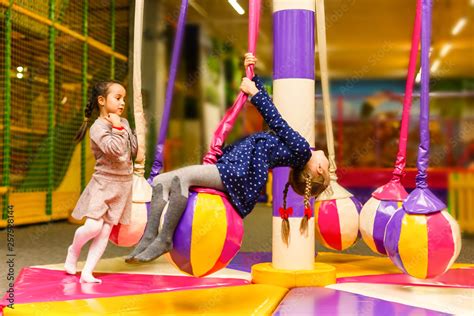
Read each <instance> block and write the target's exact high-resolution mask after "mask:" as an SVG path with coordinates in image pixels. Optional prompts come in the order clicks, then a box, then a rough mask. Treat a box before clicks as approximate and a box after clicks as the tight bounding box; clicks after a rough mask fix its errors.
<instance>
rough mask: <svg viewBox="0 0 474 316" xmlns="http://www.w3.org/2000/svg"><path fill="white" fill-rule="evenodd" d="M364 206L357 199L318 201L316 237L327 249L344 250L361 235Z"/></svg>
mask: <svg viewBox="0 0 474 316" xmlns="http://www.w3.org/2000/svg"><path fill="white" fill-rule="evenodd" d="M361 208H362V204H361V203H360V202H359V201H358V200H357V199H356V198H355V197H353V196H352V197H346V198H340V199H333V200H323V201H317V202H316V204H315V207H314V220H315V225H314V226H315V235H316V238H317V239H318V240H319V242H320V243H321V244H322V245H323V246H325V247H326V248H330V249H334V250H344V249H347V248H349V247H350V246H352V245H353V244H354V243H355V242H356V241H357V238H358V235H359V212H360V210H361Z"/></svg>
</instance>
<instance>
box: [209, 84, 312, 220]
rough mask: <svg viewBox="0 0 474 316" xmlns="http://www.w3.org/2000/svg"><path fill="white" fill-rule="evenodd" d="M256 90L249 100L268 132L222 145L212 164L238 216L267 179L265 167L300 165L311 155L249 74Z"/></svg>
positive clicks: (245, 211)
mask: <svg viewBox="0 0 474 316" xmlns="http://www.w3.org/2000/svg"><path fill="white" fill-rule="evenodd" d="M253 81H255V84H256V86H257V88H258V89H259V92H258V93H257V94H255V95H254V96H253V97H252V99H251V102H252V103H253V104H254V105H255V107H256V108H257V110H258V111H259V112H260V114H261V115H262V117H263V119H264V120H265V122H266V123H267V124H268V126H269V127H270V129H271V130H270V131H269V132H261V133H255V134H252V135H250V136H248V137H245V138H243V139H242V140H240V141H239V142H237V143H235V144H232V145H229V146H226V147H224V149H223V154H222V156H221V157H220V158H219V159H218V160H217V163H216V166H217V168H218V169H219V174H220V176H221V179H222V183H223V184H224V186H225V188H226V189H227V192H228V194H229V197H230V200H231V202H232V203H233V204H234V206H235V207H236V209H237V211H238V212H239V214H240V216H241V217H242V218H243V217H245V216H247V215H248V214H249V213H250V212H251V211H252V209H253V208H254V206H255V204H256V203H257V199H258V197H259V195H260V192H261V191H262V189H263V187H264V186H265V184H266V182H267V177H268V170H269V169H271V168H274V167H284V166H285V167H294V168H302V167H304V166H305V164H306V163H307V162H308V160H309V159H310V158H311V149H310V146H309V144H308V142H307V141H306V139H304V138H303V137H302V136H301V135H300V134H299V133H298V132H296V131H295V130H293V129H292V128H291V127H290V126H289V125H288V123H287V122H286V121H285V120H284V119H283V118H282V116H281V114H280V113H279V112H278V110H277V109H276V107H275V105H274V104H273V102H272V100H271V99H270V97H269V95H268V93H267V92H266V91H265V88H264V87H263V83H262V82H261V80H260V78H258V77H257V76H255V77H254V78H253Z"/></svg>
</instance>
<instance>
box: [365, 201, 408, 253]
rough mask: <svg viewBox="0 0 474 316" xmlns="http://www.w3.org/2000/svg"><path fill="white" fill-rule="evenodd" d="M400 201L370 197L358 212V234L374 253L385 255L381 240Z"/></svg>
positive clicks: (400, 203)
mask: <svg viewBox="0 0 474 316" xmlns="http://www.w3.org/2000/svg"><path fill="white" fill-rule="evenodd" d="M402 203H403V202H402V201H385V200H379V199H377V198H375V197H371V198H370V199H369V200H368V201H367V202H366V203H365V204H364V207H362V210H361V211H360V219H359V221H360V224H359V227H360V233H361V235H362V239H363V240H364V242H365V243H366V245H367V246H368V247H369V248H370V249H371V250H372V251H373V252H375V253H378V254H381V255H387V252H386V250H385V246H384V242H383V238H384V235H385V229H386V227H387V223H388V221H389V220H390V218H391V217H392V215H393V214H394V213H395V212H396V211H397V209H398V208H400V207H401V206H402Z"/></svg>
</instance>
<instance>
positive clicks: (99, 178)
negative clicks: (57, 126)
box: [72, 118, 138, 225]
mask: <svg viewBox="0 0 474 316" xmlns="http://www.w3.org/2000/svg"><path fill="white" fill-rule="evenodd" d="M120 120H121V122H122V126H123V127H124V129H123V130H118V129H115V128H112V124H111V123H110V122H108V121H106V120H104V119H101V118H98V119H97V120H96V121H95V122H94V124H92V126H91V128H90V133H89V134H90V138H91V149H92V152H93V153H94V157H95V160H96V163H95V167H94V174H93V175H92V178H91V180H90V182H89V183H88V184H87V187H86V188H85V189H84V192H82V194H81V196H80V198H79V200H78V201H77V204H76V207H75V208H74V210H73V212H72V217H74V218H75V219H78V220H80V219H82V218H83V217H89V218H94V219H99V218H104V220H105V221H106V222H108V223H111V224H113V225H117V224H118V223H121V224H130V216H131V210H132V183H133V159H134V158H135V157H136V155H137V149H138V146H137V137H136V135H135V133H134V132H133V131H132V130H131V129H130V125H129V124H128V121H127V120H126V119H124V118H121V119H120Z"/></svg>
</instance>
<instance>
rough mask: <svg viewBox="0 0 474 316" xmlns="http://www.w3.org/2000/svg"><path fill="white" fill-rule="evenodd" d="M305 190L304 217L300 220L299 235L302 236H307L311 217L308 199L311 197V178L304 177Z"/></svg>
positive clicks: (307, 175) (308, 176)
mask: <svg viewBox="0 0 474 316" xmlns="http://www.w3.org/2000/svg"><path fill="white" fill-rule="evenodd" d="M305 184H306V185H305V188H304V217H303V218H302V219H301V224H300V233H301V234H302V235H303V234H304V235H307V234H308V221H309V219H310V218H311V216H312V211H311V205H310V203H309V199H310V196H311V176H310V175H309V174H306V175H305Z"/></svg>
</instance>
